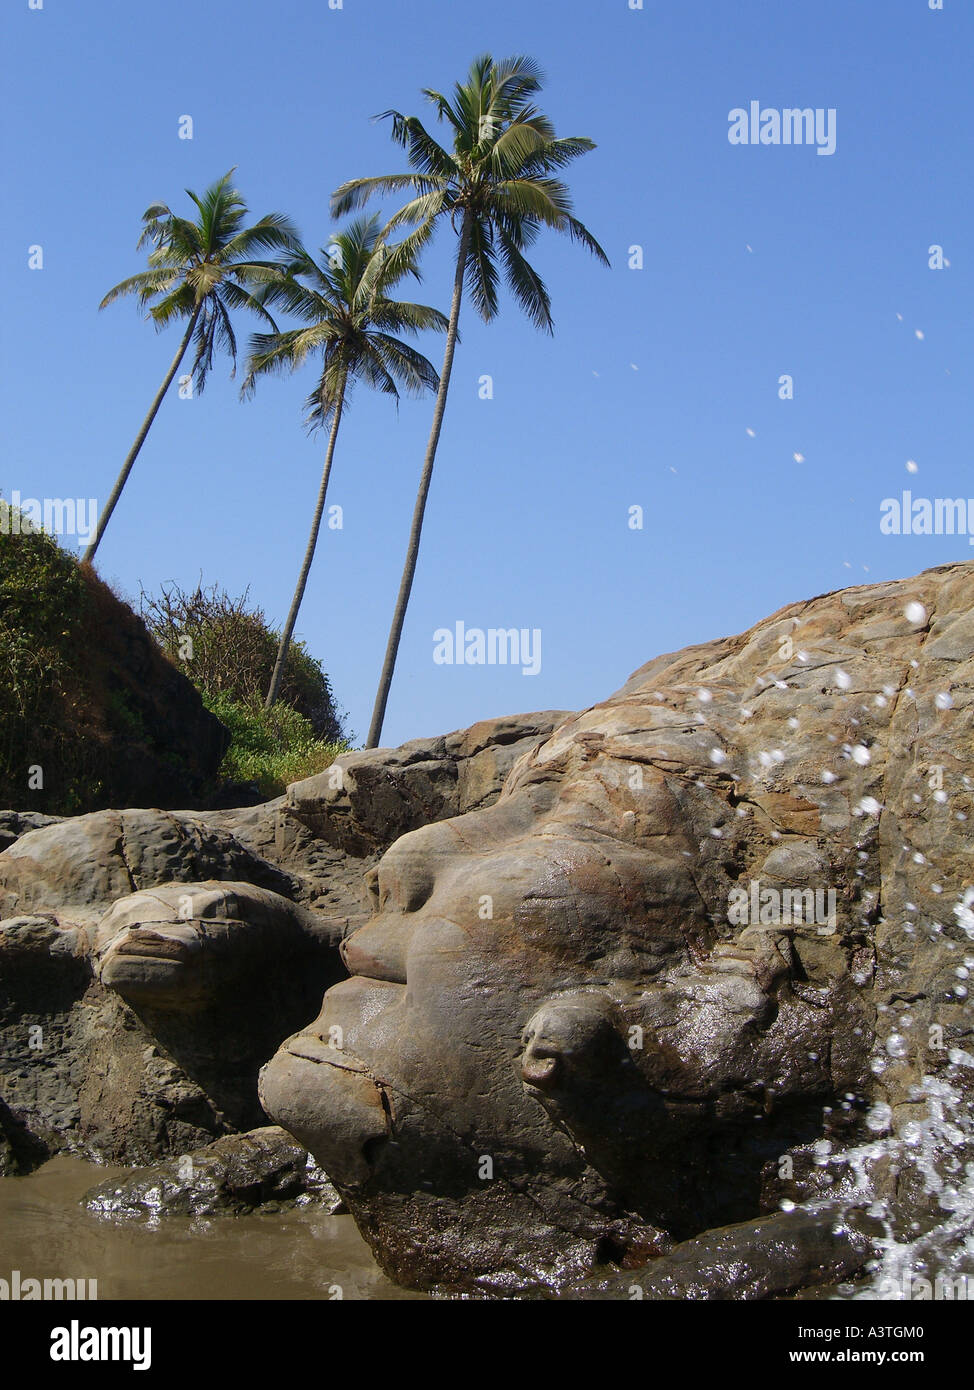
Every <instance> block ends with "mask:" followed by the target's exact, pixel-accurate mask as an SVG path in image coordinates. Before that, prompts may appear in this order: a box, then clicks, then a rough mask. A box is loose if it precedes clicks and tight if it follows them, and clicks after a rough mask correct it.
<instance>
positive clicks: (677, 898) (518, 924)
mask: <svg viewBox="0 0 974 1390" xmlns="http://www.w3.org/2000/svg"><path fill="white" fill-rule="evenodd" d="M972 612H974V565H971V564H958V565H948V566H944V567H941V568H939V569H936V570H931V571H929V572H927V573H925V574H922V575H919V576H917V577H916V578H912V579H908V580H902V581H896V582H890V583H883V584H873V585H869V586H863V587H859V588H854V589H848V590H844V591H841V592H836V593H832V594H828V595H825V596H822V597H819V598H816V599H813V600H809V601H807V602H802V603H795V604H791V605H789V606H788V607H786V608H783V609H781V610H780V611H779V612H778V613H775V614H774V615H773V616H772V617H770V618H768V619H766V620H765V621H763V622H760V623H758V624H757V625H756V626H755V627H754V628H752V629H751V630H750V631H749V632H746V633H743V634H741V635H739V636H736V637H731V638H725V639H722V640H719V641H713V642H707V643H703V644H701V645H699V646H694V647H690V648H687V649H686V650H684V651H682V652H679V653H676V654H673V655H669V656H663V657H659V658H657V659H656V660H654V661H651V662H650V663H648V664H647V665H646V666H644V667H642V668H641V669H640V670H639V671H637V672H636V673H635V675H634V676H633V677H632V678H631V679H630V680H629V681H628V682H627V683H626V685H625V686H624V687H623V688H622V689H621V690H620V691H619V692H618V693H617V694H616V695H614V696H612V697H611V698H610V699H608V700H606V701H605V702H604V703H603V704H600V705H597V706H595V707H594V708H592V709H589V710H586V711H584V712H583V713H581V714H578V715H575V716H571V717H568V718H566V719H565V720H563V721H562V722H561V723H560V725H559V726H558V727H557V728H556V729H555V730H554V732H553V733H552V735H551V736H550V737H549V738H548V739H547V740H545V741H543V742H541V743H540V746H537V747H534V748H532V749H529V750H527V751H526V752H525V753H524V754H523V755H522V756H521V757H520V758H519V759H518V761H517V762H516V764H515V765H514V767H513V768H512V770H511V772H510V774H509V776H508V779H507V782H506V784H505V787H504V790H503V792H502V794H501V796H500V798H499V800H497V802H496V803H495V804H494V805H492V806H490V807H489V808H487V809H474V810H470V811H468V812H467V813H466V814H461V815H459V816H458V817H456V818H454V819H451V820H443V821H439V822H438V823H435V824H430V825H427V826H425V827H424V828H421V829H416V830H413V831H411V832H410V833H407V834H405V835H403V836H402V838H401V839H399V840H397V841H396V843H395V844H394V845H392V847H391V848H390V849H389V850H388V851H387V852H386V854H385V855H384V857H383V858H382V859H381V861H380V862H379V865H378V868H377V870H376V871H375V872H374V873H373V875H372V880H371V885H370V887H371V893H372V913H373V915H372V917H371V919H370V920H369V921H368V922H367V923H366V924H365V925H364V926H362V927H361V928H360V929H359V930H358V931H356V932H354V933H353V934H352V935H351V936H350V937H349V938H348V939H347V940H346V941H345V943H344V946H343V955H344V958H345V961H346V964H347V966H348V969H349V971H350V974H351V978H349V979H348V980H347V981H345V982H342V983H340V984H338V985H336V986H334V987H333V988H332V989H331V990H330V991H329V992H328V993H327V994H326V995H325V998H324V1003H323V1006H322V1010H321V1013H320V1016H319V1018H318V1019H317V1020H316V1021H315V1023H313V1024H312V1025H310V1026H309V1027H307V1028H305V1029H304V1030H302V1031H301V1032H299V1033H298V1034H296V1035H295V1036H294V1037H292V1038H290V1039H289V1040H288V1041H287V1042H286V1043H285V1044H284V1046H283V1047H282V1049H281V1050H280V1051H279V1053H278V1054H277V1056H276V1057H275V1058H274V1059H273V1060H272V1062H271V1063H270V1064H269V1065H268V1066H267V1068H265V1070H264V1073H263V1076H262V1085H261V1095H262V1098H263V1102H264V1106H265V1109H266V1110H267V1112H268V1113H269V1114H270V1115H271V1116H272V1117H273V1118H274V1119H276V1120H277V1121H278V1122H279V1123H280V1124H282V1125H283V1126H284V1127H286V1128H287V1129H289V1130H290V1131H291V1133H293V1134H294V1135H295V1137H296V1138H298V1139H299V1141H300V1142H301V1143H303V1144H305V1145H306V1146H307V1147H308V1148H309V1149H310V1150H311V1151H312V1152H313V1153H314V1154H315V1155H316V1157H317V1158H318V1159H319V1161H320V1162H321V1163H322V1165H323V1166H324V1167H325V1168H326V1169H327V1170H328V1172H329V1174H330V1176H331V1177H332V1179H333V1181H334V1182H335V1183H336V1185H337V1186H338V1188H339V1190H340V1191H341V1192H342V1194H343V1196H344V1197H345V1199H346V1201H347V1203H348V1205H349V1207H350V1209H351V1211H352V1212H353V1214H354V1215H355V1217H356V1219H357V1221H358V1222H359V1225H360V1227H361V1229H362V1231H363V1233H364V1235H365V1236H366V1238H367V1239H368V1240H369V1241H370V1243H371V1245H372V1247H373V1250H374V1251H375V1253H376V1255H377V1258H378V1259H379V1261H380V1263H382V1265H383V1267H384V1268H385V1269H386V1271H387V1272H388V1273H389V1274H390V1275H391V1276H392V1277H393V1278H396V1279H398V1280H400V1281H402V1282H407V1283H411V1284H413V1285H417V1286H426V1287H429V1286H432V1285H436V1284H440V1285H445V1286H448V1287H454V1288H465V1289H468V1290H470V1289H481V1290H489V1291H493V1292H505V1291H507V1292H510V1291H513V1290H523V1289H530V1288H532V1287H537V1286H538V1285H539V1283H540V1284H546V1285H548V1286H552V1285H554V1286H557V1285H559V1284H563V1283H565V1282H570V1281H571V1280H573V1279H580V1278H584V1277H588V1276H589V1275H590V1274H591V1272H592V1271H593V1270H594V1269H597V1268H599V1267H601V1266H605V1265H612V1264H615V1265H619V1266H622V1267H624V1268H628V1267H635V1266H638V1265H640V1264H645V1263H646V1261H647V1260H651V1259H653V1258H654V1257H658V1256H660V1255H662V1254H663V1252H665V1251H666V1249H667V1248H668V1247H669V1246H670V1245H671V1244H672V1242H673V1241H677V1242H686V1241H688V1240H691V1239H693V1238H694V1237H695V1236H697V1235H699V1233H700V1232H702V1231H705V1230H707V1229H708V1228H715V1227H720V1226H723V1225H726V1224H728V1223H740V1222H743V1221H748V1220H754V1219H756V1218H758V1217H760V1216H761V1215H762V1214H763V1213H764V1212H767V1211H773V1210H774V1208H775V1206H776V1205H777V1203H778V1202H779V1201H780V1200H787V1201H788V1202H791V1201H797V1202H804V1203H808V1204H810V1208H812V1207H814V1204H815V1203H816V1202H817V1201H819V1200H821V1199H822V1196H823V1193H824V1192H827V1193H828V1194H829V1195H831V1196H835V1195H836V1194H838V1195H840V1196H843V1198H844V1200H845V1202H846V1203H847V1205H848V1208H849V1210H850V1212H854V1211H858V1210H859V1208H860V1207H861V1206H862V1205H863V1204H866V1203H868V1204H869V1205H870V1206H871V1208H872V1211H873V1214H874V1216H875V1215H876V1213H879V1214H880V1216H881V1219H882V1220H883V1221H884V1222H886V1223H888V1239H887V1245H895V1244H896V1243H897V1241H898V1240H905V1239H907V1237H908V1235H909V1233H910V1232H911V1231H914V1226H913V1224H912V1223H914V1222H915V1223H916V1226H917V1228H918V1229H920V1230H927V1229H931V1230H932V1229H934V1228H935V1227H937V1226H938V1223H940V1225H941V1226H942V1225H943V1223H944V1222H946V1223H947V1224H948V1225H949V1224H950V1223H951V1222H953V1223H954V1227H956V1231H955V1234H956V1232H957V1231H960V1230H961V1229H962V1227H963V1222H964V1220H965V1219H967V1220H968V1221H969V1218H968V1217H965V1216H964V1213H965V1212H968V1213H969V1211H970V1209H971V1207H970V1200H969V1198H970V1194H969V1192H967V1189H966V1188H965V1183H966V1184H968V1186H969V1179H967V1178H965V1162H966V1163H967V1164H969V1163H970V1158H971V1145H970V1123H969V1121H970V1093H971V1077H972V1070H971V1068H972V1064H974V1058H972V1056H971V1052H972V1050H974V1049H972V1048H971V1015H970V1009H969V1001H968V997H967V984H966V981H967V979H968V977H969V974H970V971H971V969H972V967H974V940H972V937H974V889H972V888H971V883H972V873H971V841H972V835H971V819H970V818H971V816H972V814H974V811H972V804H971V803H972V782H971V776H970V774H971V769H972V762H974V758H972V753H974V729H972V708H974V692H972V683H974V682H972V678H974V620H972V616H971V615H972ZM850 1174H851V1175H852V1176H851V1177H850ZM782 1183H789V1184H790V1188H789V1191H790V1192H791V1194H792V1195H791V1196H789V1197H788V1198H787V1199H783V1198H782V1196H781V1192H782V1186H781V1185H782ZM965 1194H966V1195H965ZM843 1209H844V1208H843ZM951 1213H952V1214H951ZM822 1219H823V1220H829V1221H830V1222H834V1221H835V1216H834V1208H833V1209H832V1214H831V1215H829V1216H828V1217H824V1216H823V1218H822ZM968 1231H969V1225H968ZM910 1238H911V1239H914V1240H915V1239H917V1237H916V1234H915V1231H914V1235H913V1236H910ZM836 1239H837V1240H838V1239H839V1236H837V1237H836ZM958 1241H960V1236H958ZM961 1243H962V1242H961ZM807 1255H808V1251H807V1250H806V1256H807ZM863 1258H865V1257H863ZM805 1262H806V1264H808V1265H809V1268H810V1267H811V1266H812V1265H814V1267H815V1268H817V1269H820V1270H823V1269H825V1267H826V1266H827V1264H828V1261H825V1260H823V1259H822V1258H820V1254H819V1255H816V1256H815V1258H814V1259H812V1260H811V1262H810V1264H809V1260H808V1259H806V1261H805ZM799 1263H801V1261H800V1260H799ZM839 1263H840V1264H841V1263H842V1262H841V1261H840V1262H839ZM801 1283H802V1278H801V1277H798V1278H797V1279H796V1281H795V1283H794V1286H795V1287H798V1286H800V1285H801ZM777 1286H778V1287H779V1288H789V1287H792V1286H793V1285H792V1284H789V1280H788V1276H787V1273H786V1272H784V1273H783V1272H781V1271H779V1273H778V1275H777Z"/></svg>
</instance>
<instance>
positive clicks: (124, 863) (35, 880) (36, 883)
mask: <svg viewBox="0 0 974 1390" xmlns="http://www.w3.org/2000/svg"><path fill="white" fill-rule="evenodd" d="M204 879H234V880H239V879H243V880H246V881H247V882H248V883H254V884H257V885H258V886H260V887H263V888H270V889H272V890H273V891H275V892H278V893H281V892H283V893H290V892H291V891H292V890H293V887H294V884H293V881H292V879H291V878H290V876H289V875H287V874H285V873H282V871H281V870H280V869H277V868H275V867H274V866H273V865H271V864H269V863H268V862H267V861H266V860H263V859H260V858H258V857H257V855H255V854H254V853H252V851H250V850H248V849H245V848H244V846H243V845H242V844H241V843H240V842H239V841H238V840H237V839H235V838H234V837H233V836H232V835H231V834H229V833H228V832H227V831H226V830H224V829H222V828H220V827H219V826H209V825H207V824H206V823H205V821H204V820H203V819H201V818H200V817H199V816H194V815H192V814H191V813H188V812H179V811H140V810H133V811H93V812H91V813H90V814H89V815H85V816H76V817H74V818H71V819H68V820H61V821H56V822H54V823H52V824H49V825H46V826H44V827H42V828H39V829H37V830H31V831H28V832H27V833H26V834H23V835H21V836H20V837H19V838H18V839H17V840H16V841H15V842H14V843H13V844H12V845H11V846H10V847H9V848H8V849H7V850H5V851H4V853H3V854H2V855H0V917H9V916H13V915H15V914H17V913H25V912H33V911H42V912H51V911H57V912H61V913H64V914H68V915H70V917H71V919H72V920H73V921H74V922H90V921H92V920H97V918H98V917H100V915H101V914H102V913H103V912H104V911H105V909H106V908H107V907H108V906H110V905H111V903H113V902H114V901H115V899H116V898H120V897H122V896H124V895H126V894H129V893H133V892H138V891H140V890H142V889H148V888H153V887H155V886H156V885H157V884H160V883H171V882H183V883H195V882H199V881H202V880H204Z"/></svg>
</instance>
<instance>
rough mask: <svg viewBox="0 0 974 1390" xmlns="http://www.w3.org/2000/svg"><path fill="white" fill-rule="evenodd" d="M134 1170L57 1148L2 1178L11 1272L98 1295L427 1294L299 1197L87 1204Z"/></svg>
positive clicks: (349, 1225)
mask: <svg viewBox="0 0 974 1390" xmlns="http://www.w3.org/2000/svg"><path fill="white" fill-rule="evenodd" d="M130 1171H131V1170H130V1169H127V1168H110V1167H101V1166H98V1165H95V1164H91V1163H86V1162H85V1161H84V1160H82V1159H77V1158H54V1159H52V1160H51V1161H50V1162H49V1163H46V1164H44V1166H43V1167H42V1168H39V1169H38V1170H37V1171H36V1172H35V1173H31V1174H30V1175H29V1176H28V1177H23V1178H0V1279H6V1280H8V1281H9V1280H10V1276H11V1274H12V1272H13V1271H14V1270H19V1271H20V1276H21V1280H24V1279H27V1278H35V1279H45V1278H48V1279H86V1280H90V1279H96V1280H97V1281H98V1298H99V1300H101V1299H112V1298H137V1299H143V1298H144V1299H180V1298H188V1299H238V1298H239V1299H278V1298H282V1299H283V1298H288V1299H291V1298H298V1299H330V1298H336V1297H342V1298H345V1299H413V1298H421V1297H422V1295H420V1294H415V1293H409V1292H407V1291H406V1290H404V1289H400V1288H397V1287H396V1285H395V1284H392V1283H390V1281H389V1280H388V1279H386V1277H385V1276H384V1275H383V1274H382V1272H381V1271H380V1269H379V1267H378V1266H377V1265H376V1263H375V1261H374V1260H373V1258H372V1254H371V1252H370V1250H369V1248H368V1246H367V1245H366V1243H365V1241H364V1240H363V1239H362V1237H361V1236H360V1235H359V1233H358V1230H357V1229H356V1226H355V1223H354V1221H353V1220H352V1218H351V1217H350V1216H329V1215H328V1214H327V1213H326V1212H324V1211H322V1210H320V1209H316V1208H314V1207H299V1208H297V1209H295V1210H291V1211H284V1212H265V1213H255V1214H254V1215H249V1216H220V1217H210V1218H207V1219H205V1220H200V1219H196V1220H193V1219H192V1218H190V1217H167V1218H165V1220H163V1221H160V1222H158V1223H157V1224H154V1225H148V1224H147V1223H145V1222H133V1221H127V1222H115V1221H106V1220H105V1219H104V1218H100V1217H96V1216H93V1215H92V1214H91V1213H90V1212H87V1211H86V1210H85V1209H84V1208H83V1207H82V1206H81V1205H80V1203H79V1200H78V1199H79V1198H80V1197H81V1196H83V1194H84V1193H85V1192H87V1191H88V1189H89V1188H90V1187H94V1186H95V1185H96V1184H97V1183H99V1182H104V1181H105V1180H106V1179H107V1178H110V1177H113V1176H115V1175H123V1174H127V1173H128V1172H130ZM337 1290H340V1291H341V1292H340V1294H339V1293H338V1292H337Z"/></svg>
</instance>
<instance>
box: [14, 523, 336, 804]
mask: <svg viewBox="0 0 974 1390" xmlns="http://www.w3.org/2000/svg"><path fill="white" fill-rule="evenodd" d="M13 521H14V518H13V516H12V513H11V509H10V508H9V504H8V503H6V502H5V501H4V500H3V499H2V498H0V806H3V807H5V808H10V809H12V810H22V811H43V812H46V813H48V814H51V815H76V814H80V813H82V812H86V811H94V810H100V809H102V808H104V807H106V806H116V807H121V806H134V805H145V804H152V805H160V806H163V805H170V806H173V805H176V806H194V805H195V806H204V805H209V804H211V803H213V802H214V801H215V800H216V799H217V798H220V797H221V796H222V795H223V794H224V789H223V786H222V784H223V783H225V782H248V783H256V784H257V786H258V787H259V788H260V791H261V794H262V795H263V796H265V797H268V798H269V797H273V796H277V795H279V794H280V793H281V792H283V791H284V789H285V788H286V786H287V784H288V783H289V782H294V781H300V780H301V779H302V778H304V777H310V776H312V775H313V774H314V773H317V772H321V771H322V770H323V769H324V768H326V767H328V766H329V764H330V763H331V762H333V760H334V759H335V758H336V757H337V756H338V754H339V753H342V752H344V751H346V750H347V749H348V747H349V746H350V745H349V743H348V742H347V740H346V738H345V735H344V731H343V729H342V724H341V712H340V711H339V710H338V709H337V708H336V705H335V702H334V700H333V698H332V692H331V686H330V683H329V681H328V677H327V675H326V674H325V673H324V671H323V670H322V668H321V665H320V663H319V662H317V661H316V660H315V659H314V658H313V657H312V656H311V655H310V654H309V653H308V652H306V651H305V649H304V647H303V645H302V644H301V643H294V644H293V646H292V654H291V655H290V656H289V661H288V665H287V667H286V680H285V683H284V686H283V687H282V697H283V698H282V699H281V700H280V701H279V702H278V704H277V705H275V707H274V709H273V710H271V711H269V712H265V711H264V709H263V698H262V697H263V692H264V691H265V690H266V687H267V683H268V681H269V679H270V672H271V669H272V667H273V662H274V657H275V654H276V651H277V634H276V633H275V632H274V631H273V630H272V629H271V628H270V627H269V625H268V624H267V622H266V620H265V619H264V615H263V614H262V613H261V612H260V611H259V610H256V611H252V610H250V609H248V608H247V606H246V603H245V598H246V596H244V598H243V599H239V600H230V599H228V598H227V596H226V595H225V594H222V593H220V592H219V591H217V590H215V589H214V590H210V591H207V592H202V591H201V590H199V589H197V591H196V592H195V593H194V594H192V595H189V596H187V595H185V594H182V593H181V592H180V591H178V590H177V589H176V588H175V587H174V586H170V588H169V589H168V590H166V591H164V593H163V595H162V596H161V597H160V600H159V601H157V602H156V604H155V607H153V606H152V604H151V603H150V605H149V606H148V611H146V605H145V604H143V608H144V611H143V613H142V615H141V616H140V615H138V614H136V613H135V612H133V611H132V609H131V608H130V607H129V606H128V605H127V604H126V603H125V602H124V601H123V600H122V599H120V598H119V597H118V596H117V595H116V594H114V593H113V592H112V590H111V589H110V588H109V587H108V586H107V585H106V584H104V583H103V582H102V581H101V580H100V579H99V578H98V577H97V575H95V574H94V572H93V571H92V570H91V569H90V568H88V567H85V566H80V565H79V564H78V562H77V560H76V559H75V557H74V556H73V555H71V554H69V553H68V552H67V551H66V550H64V549H62V548H61V547H60V546H59V545H58V544H57V542H56V540H55V539H54V538H53V537H52V536H49V535H47V534H45V533H44V532H43V531H41V530H39V529H36V528H34V527H33V526H32V525H31V524H30V523H29V522H28V521H27V520H26V519H25V518H18V519H17V524H12V522H13ZM143 597H145V596H143ZM147 628H148V631H147V630H146V629H147ZM153 639H155V640H153ZM187 639H190V640H189V642H188V643H187ZM190 651H191V652H192V653H193V658H194V659H190V658H188V657H187V655H186V653H187V652H190ZM173 667H176V668H177V670H179V671H180V672H181V673H182V674H183V675H184V676H186V677H188V678H189V681H190V682H191V684H192V686H195V687H196V692H198V696H197V695H196V694H194V692H193V690H192V689H191V688H190V687H189V686H186V687H182V685H181V682H179V678H178V677H177V676H176V675H175V673H174V671H173V669H172V668H173ZM174 682H175V686H174ZM197 699H199V700H201V701H202V705H203V706H205V707H206V708H207V709H209V710H210V711H211V713H212V714H214V715H216V717H217V719H219V720H220V722H221V723H222V724H223V725H224V728H225V729H226V730H227V731H228V732H229V734H230V744H229V748H228V750H227V752H226V754H225V755H224V758H223V762H222V764H219V771H217V767H218V763H219V757H220V754H221V752H222V749H223V746H224V741H225V734H223V733H222V731H221V730H220V729H219V726H218V725H216V724H213V723H212V721H210V720H208V719H206V716H205V715H203V711H202V709H201V708H200V705H199V704H198V703H197ZM194 706H195V708H196V709H197V710H198V711H199V717H200V720H205V723H206V728H200V727H197V724H194V723H193V718H195V716H194V715H193V707H194ZM187 720H189V722H188V723H187ZM210 735H212V741H213V744H214V746H213V748H212V750H211V752H209V753H207V752H206V750H205V749H204V747H203V743H204V742H205V739H206V737H208V736H210ZM204 769H205V772H204Z"/></svg>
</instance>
